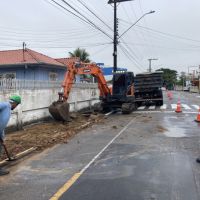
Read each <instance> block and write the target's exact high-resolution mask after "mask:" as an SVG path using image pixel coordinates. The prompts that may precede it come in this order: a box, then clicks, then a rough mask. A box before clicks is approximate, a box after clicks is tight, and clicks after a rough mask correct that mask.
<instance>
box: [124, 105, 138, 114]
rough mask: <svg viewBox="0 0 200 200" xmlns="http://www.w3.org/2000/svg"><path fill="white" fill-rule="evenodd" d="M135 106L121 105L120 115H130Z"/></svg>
mask: <svg viewBox="0 0 200 200" xmlns="http://www.w3.org/2000/svg"><path fill="white" fill-rule="evenodd" d="M135 108H136V106H135V104H134V103H123V104H122V113H123V114H130V113H131V112H132V111H133V110H135Z"/></svg>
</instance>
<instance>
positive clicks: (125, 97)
mask: <svg viewBox="0 0 200 200" xmlns="http://www.w3.org/2000/svg"><path fill="white" fill-rule="evenodd" d="M103 101H104V104H103V105H104V107H105V108H107V109H108V107H109V108H110V110H114V109H121V110H122V113H124V114H128V113H130V112H132V111H133V110H134V109H135V95H134V74H133V72H124V71H117V72H115V73H114V74H113V87H112V95H110V96H107V99H105V100H103Z"/></svg>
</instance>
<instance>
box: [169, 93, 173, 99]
mask: <svg viewBox="0 0 200 200" xmlns="http://www.w3.org/2000/svg"><path fill="white" fill-rule="evenodd" d="M172 96H173V95H172V92H170V93H169V100H172Z"/></svg>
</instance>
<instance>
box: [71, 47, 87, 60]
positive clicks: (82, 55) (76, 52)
mask: <svg viewBox="0 0 200 200" xmlns="http://www.w3.org/2000/svg"><path fill="white" fill-rule="evenodd" d="M69 55H70V57H71V58H73V57H78V58H80V61H82V62H90V59H89V56H90V54H89V53H88V52H86V50H85V49H81V48H77V49H75V50H74V51H73V52H69Z"/></svg>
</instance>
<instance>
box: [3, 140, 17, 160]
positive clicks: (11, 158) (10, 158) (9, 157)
mask: <svg viewBox="0 0 200 200" xmlns="http://www.w3.org/2000/svg"><path fill="white" fill-rule="evenodd" d="M0 143H1V144H2V146H3V148H4V150H5V153H6V155H7V157H8V161H15V160H16V158H14V157H12V156H10V154H9V153H8V149H7V147H6V145H5V143H4V142H3V140H2V139H0Z"/></svg>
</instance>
